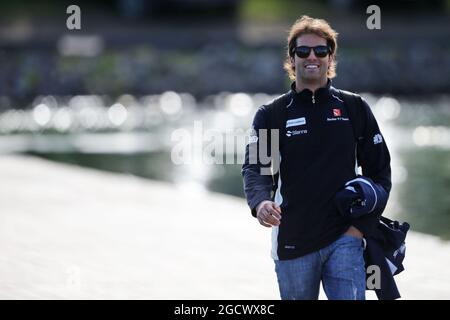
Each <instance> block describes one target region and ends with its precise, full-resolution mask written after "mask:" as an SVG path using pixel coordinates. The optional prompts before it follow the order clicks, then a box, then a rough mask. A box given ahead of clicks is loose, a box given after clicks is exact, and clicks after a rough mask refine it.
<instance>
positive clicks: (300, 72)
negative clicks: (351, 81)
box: [291, 34, 331, 83]
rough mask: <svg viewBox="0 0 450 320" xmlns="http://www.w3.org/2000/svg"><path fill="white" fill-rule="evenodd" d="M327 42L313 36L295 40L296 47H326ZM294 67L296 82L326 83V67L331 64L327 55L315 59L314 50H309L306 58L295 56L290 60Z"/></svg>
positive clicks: (305, 35) (306, 35) (309, 35)
mask: <svg viewBox="0 0 450 320" xmlns="http://www.w3.org/2000/svg"><path fill="white" fill-rule="evenodd" d="M326 45H327V41H326V40H325V39H324V38H321V37H319V36H317V35H315V34H304V35H301V36H300V37H298V38H297V47H299V46H308V47H316V46H326ZM291 62H292V63H294V65H295V74H296V78H297V81H301V82H304V83H316V82H323V81H326V78H327V71H328V66H329V64H330V62H331V56H330V54H328V55H327V56H325V57H323V58H318V57H316V55H315V53H314V50H311V52H310V53H309V56H308V57H306V58H299V57H298V56H297V55H296V54H294V57H293V58H291Z"/></svg>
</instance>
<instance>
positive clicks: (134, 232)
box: [0, 156, 450, 299]
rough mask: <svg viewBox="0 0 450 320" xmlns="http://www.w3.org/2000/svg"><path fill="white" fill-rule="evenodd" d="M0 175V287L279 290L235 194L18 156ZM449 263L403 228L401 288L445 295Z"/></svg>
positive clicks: (447, 250)
mask: <svg viewBox="0 0 450 320" xmlns="http://www.w3.org/2000/svg"><path fill="white" fill-rule="evenodd" d="M0 178H1V182H2V183H1V185H0V299H72V298H73V299H79V298H83V299H277V298H278V292H277V286H276V278H275V273H274V270H273V262H272V261H271V259H270V256H269V246H270V230H268V229H265V228H262V227H259V226H258V225H257V224H256V221H255V220H254V219H252V218H251V217H250V215H249V212H248V209H247V207H246V205H245V202H244V201H243V200H241V199H238V198H234V197H229V196H225V195H220V194H212V193H203V194H202V193H193V192H190V191H189V190H178V189H176V188H175V187H174V186H172V185H168V184H163V183H158V182H153V181H148V180H144V179H140V178H136V177H132V176H126V175H118V174H112V173H106V172H100V171H96V170H90V169H85V168H78V167H74V166H68V165H63V164H57V163H53V162H48V161H46V160H42V159H36V158H32V157H25V156H1V157H0ZM449 263H450V243H447V242H441V241H440V240H438V239H437V238H435V237H432V236H427V235H423V234H419V233H414V232H411V233H410V234H409V237H408V243H407V258H406V262H405V264H406V268H407V271H405V272H404V273H403V274H400V275H399V276H398V277H397V281H398V284H399V287H400V289H401V292H402V294H403V297H404V298H405V299H408V298H409V299H421V298H424V299H432V298H437V299H450V275H449V274H450V273H449V271H448V267H447V266H448V264H449ZM321 297H324V296H323V293H321ZM373 297H374V296H373V295H371V294H369V298H373Z"/></svg>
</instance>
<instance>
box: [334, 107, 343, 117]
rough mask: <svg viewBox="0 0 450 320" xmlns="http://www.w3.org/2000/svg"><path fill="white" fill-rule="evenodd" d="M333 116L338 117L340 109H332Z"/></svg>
mask: <svg viewBox="0 0 450 320" xmlns="http://www.w3.org/2000/svg"><path fill="white" fill-rule="evenodd" d="M333 116H334V117H340V116H342V114H341V109H333Z"/></svg>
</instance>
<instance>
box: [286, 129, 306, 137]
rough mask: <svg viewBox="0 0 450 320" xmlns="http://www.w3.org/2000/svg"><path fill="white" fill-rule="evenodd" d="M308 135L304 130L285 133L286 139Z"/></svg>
mask: <svg viewBox="0 0 450 320" xmlns="http://www.w3.org/2000/svg"><path fill="white" fill-rule="evenodd" d="M306 133H308V130H306V129H304V130H292V131H291V130H288V131H286V137H291V136H296V135H299V134H306Z"/></svg>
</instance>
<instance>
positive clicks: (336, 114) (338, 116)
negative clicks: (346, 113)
mask: <svg viewBox="0 0 450 320" xmlns="http://www.w3.org/2000/svg"><path fill="white" fill-rule="evenodd" d="M332 111H333V117H327V121H328V122H330V121H348V120H349V118H348V117H347V118H346V117H343V116H342V109H340V108H333V109H332Z"/></svg>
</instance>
